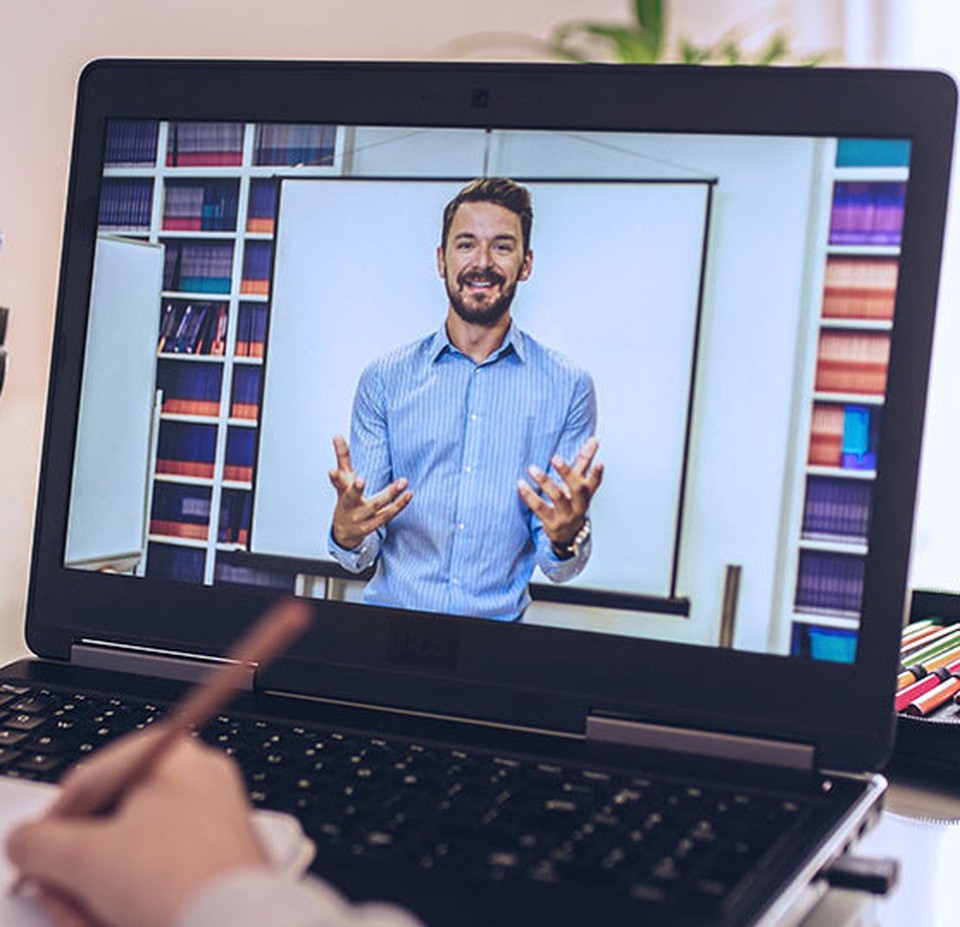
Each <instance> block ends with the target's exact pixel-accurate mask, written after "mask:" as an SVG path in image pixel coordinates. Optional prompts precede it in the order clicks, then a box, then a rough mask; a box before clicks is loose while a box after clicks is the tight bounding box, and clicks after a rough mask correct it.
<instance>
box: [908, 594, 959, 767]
mask: <svg viewBox="0 0 960 927" xmlns="http://www.w3.org/2000/svg"><path fill="white" fill-rule="evenodd" d="M925 619H934V620H936V621H937V622H938V623H939V624H941V625H943V626H944V627H946V626H949V625H952V624H955V623H960V595H958V594H956V593H949V592H940V591H933V590H922V589H917V590H914V592H913V593H912V595H911V599H910V617H909V622H908V624H909V623H914V622H918V621H922V620H925ZM891 765H892V766H894V767H896V768H904V769H910V770H916V771H921V772H928V773H932V774H938V775H939V774H944V775H946V774H950V775H956V774H957V773H960V705H958V704H957V703H956V702H954V700H953V698H952V697H951V698H948V699H947V701H946V702H944V704H943V705H941V706H940V707H938V708H936V709H935V710H934V711H932V712H931V713H930V714H927V715H916V714H908V713H907V712H906V711H905V710H904V711H899V712H898V713H897V734H896V741H895V743H894V750H893V757H892V760H891Z"/></svg>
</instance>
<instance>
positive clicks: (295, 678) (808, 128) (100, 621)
mask: <svg viewBox="0 0 960 927" xmlns="http://www.w3.org/2000/svg"><path fill="white" fill-rule="evenodd" d="M954 113H955V88H954V85H953V82H952V81H951V80H950V79H949V78H947V77H945V76H944V75H942V74H938V73H933V72H894V71H854V70H840V69H826V68H815V69H774V68H769V69H768V68H709V67H704V68H687V67H679V66H676V67H675V66H655V67H639V66H638V67H633V66H601V65H598V66H585V65H584V66H576V67H573V66H568V65H513V64H509V65H508V64H498V65H479V64H437V63H433V64H428V63H391V64H385V63H357V62H352V63H344V62H328V63H313V62H311V63H305V62H267V61H259V62H230V61H146V60H143V61H122V60H116V61H98V62H94V63H92V64H91V65H89V66H88V67H87V68H86V70H85V71H84V73H83V75H82V77H81V80H80V84H79V94H78V103H77V114H76V124H75V134H74V145H73V158H72V168H71V175H70V182H69V192H68V199H67V212H66V220H65V231H64V242H63V255H62V264H61V277H60V287H59V299H58V307H57V322H56V332H55V337H54V346H53V356H52V364H51V373H50V393H49V401H48V410H47V420H46V426H45V436H44V451H43V463H42V467H41V478H40V492H39V498H38V509H37V522H36V533H35V542H34V555H33V566H32V572H31V580H30V590H29V599H28V608H27V641H28V644H29V646H30V647H31V649H32V650H33V651H34V652H35V653H36V654H38V655H39V656H43V657H48V658H54V659H66V658H68V657H69V653H70V647H71V645H72V644H74V643H76V642H78V641H80V640H107V641H115V642H119V643H123V644H129V645H139V646H144V647H151V648H160V649H172V650H176V651H196V652H198V653H208V654H222V653H223V652H224V650H225V649H226V647H227V645H228V644H229V642H230V641H231V640H232V639H233V638H234V637H235V636H236V635H237V634H238V633H239V631H240V630H241V629H242V628H243V627H245V626H246V625H247V624H248V623H249V622H250V621H251V620H253V618H254V617H255V616H256V615H257V614H258V613H259V612H260V611H261V609H262V608H263V606H264V604H265V602H266V601H267V600H268V599H269V598H270V595H269V594H268V593H263V594H259V593H257V592H255V591H250V590H237V589H234V588H224V587H222V586H216V587H194V586H188V585H184V584H178V583H173V582H165V581H158V580H150V579H139V578H137V579H134V578H128V577H118V576H105V575H99V574H95V573H87V572H82V571H76V570H70V569H65V568H64V567H63V565H62V552H63V549H64V539H65V527H66V526H65V521H66V512H67V510H68V506H67V502H68V493H69V486H70V477H71V472H72V459H73V453H74V441H75V422H76V416H77V411H78V401H79V388H78V387H79V381H80V376H81V369H82V346H83V345H84V340H85V338H84V336H85V331H86V320H87V311H88V301H89V293H90V282H91V267H92V258H93V249H94V244H95V240H96V226H97V205H98V194H99V187H100V181H101V172H102V156H103V145H104V136H105V131H104V130H105V125H106V120H108V119H120V118H137V119H153V118H155V119H179V120H190V119H197V120H204V119H216V120H218V121H244V122H257V121H278V122H314V123H324V122H326V123H333V124H353V125H394V126H396V125H416V126H437V127H453V126H462V127H470V128H535V129H581V130H598V131H599V130H605V131H641V132H642V131H651V132H670V131H677V132H684V133H720V134H731V133H734V134H735V133H746V134H770V135H793V136H803V135H809V136H849V137H863V138H901V139H909V140H910V141H911V146H912V147H911V163H910V181H909V187H908V197H907V209H906V216H905V223H904V231H903V245H902V250H901V263H900V277H899V284H898V294H897V304H896V315H895V327H894V332H895V334H894V338H893V344H892V350H891V356H890V366H889V379H888V388H887V400H886V403H885V407H884V419H883V425H882V427H883V432H884V435H885V436H886V438H887V440H885V441H881V447H880V455H879V459H878V465H877V479H876V483H875V504H874V511H873V518H872V522H871V527H870V533H869V538H868V545H869V554H868V556H867V564H866V579H865V585H864V595H863V610H862V617H861V623H860V634H859V643H858V652H857V660H856V663H855V664H853V665H841V664H831V663H822V662H815V661H812V660H805V659H802V658H789V657H783V656H774V655H768V654H760V653H750V652H741V651H734V650H726V651H720V650H718V649H716V648H712V647H702V646H693V645H680V644H670V643H663V642H659V641H648V640H640V639H636V640H635V639H625V638H623V637H618V636H612V635H605V634H589V633H583V632H575V631H567V630H561V629H556V628H546V627H523V626H514V627H509V628H504V627H502V626H499V625H498V624H497V623H493V622H490V623H487V622H483V621H478V620H463V619H460V618H452V617H443V616H436V615H416V614H412V613H399V614H398V613H396V612H392V613H391V612H390V611H389V610H385V609H375V608H369V607H363V608H359V607H357V606H350V605H343V604H337V603H328V602H318V603H317V608H316V622H315V626H314V628H313V629H312V630H311V632H310V633H309V634H308V636H307V637H306V638H305V640H304V641H303V642H302V643H301V644H300V645H299V646H298V649H297V653H296V656H295V657H290V658H287V659H285V660H281V661H279V662H278V663H277V664H276V665H275V667H274V668H272V669H271V670H269V671H268V672H266V673H265V674H263V677H262V679H261V680H260V682H261V684H262V685H263V686H264V687H267V688H275V689H282V690H286V691H295V692H302V693H304V694H309V695H316V696H325V697H332V698H338V699H347V700H355V701H364V702H371V703H383V704H389V705H392V706H394V707H399V708H407V709H412V710H419V711H432V712H438V713H445V714H456V715H464V716H469V717H475V718H481V719H482V718H496V719H497V720H498V721H501V722H510V723H515V724H522V725H528V726H536V727H550V728H558V729H563V730H568V731H573V732H577V733H580V732H582V731H583V729H584V724H585V718H586V716H587V715H588V714H591V713H595V712H601V713H610V714H617V715H623V716H628V717H636V718H638V719H641V720H644V721H654V722H662V723H677V724H691V723H693V724H695V725H696V726H698V727H704V728H711V729H717V730H723V731H727V732H737V731H748V732H750V733H751V734H753V735H768V736H772V737H778V738H789V739H795V740H801V741H804V742H807V743H811V744H814V745H815V746H816V747H817V754H818V758H819V760H820V762H822V763H825V764H828V765H831V766H837V767H842V768H856V769H865V768H868V767H876V766H878V765H879V764H880V763H881V762H882V761H883V759H884V758H885V756H886V754H887V753H888V751H889V749H890V746H891V744H892V736H893V714H892V710H891V708H892V698H891V696H892V691H893V685H894V675H895V669H896V660H897V641H898V637H899V633H898V629H899V627H900V624H901V621H902V616H903V609H904V600H905V591H906V578H907V563H908V558H909V549H910V538H911V530H912V520H913V509H914V496H915V489H916V482H917V472H918V465H919V453H920V437H921V428H922V419H923V415H922V410H923V409H924V405H925V397H926V389H927V371H928V365H929V358H930V349H931V341H932V335H933V319H934V308H935V301H936V292H937V279H938V274H939V266H940V254H941V243H942V234H943V224H944V216H945V210H946V193H947V187H948V177H949V165H950V155H951V146H952V137H953V123H954V118H955V116H954ZM907 313H909V323H908V324H905V323H904V319H905V318H906V314H907ZM894 435H895V436H896V437H895V439H893V440H892V439H891V436H894ZM131 615H135V616H136V619H135V620H136V624H137V626H138V628H137V630H136V632H134V631H132V630H131V628H130V624H131ZM199 615H204V616H206V619H205V620H203V621H201V620H198V616H199ZM507 633H508V634H511V635H512V637H510V639H509V647H504V646H503V642H504V636H503V635H504V634H507Z"/></svg>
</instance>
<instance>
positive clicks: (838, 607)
mask: <svg viewBox="0 0 960 927" xmlns="http://www.w3.org/2000/svg"><path fill="white" fill-rule="evenodd" d="M863 572H864V560H863V558H861V557H856V556H849V555H846V554H834V553H826V552H823V551H814V550H801V551H800V564H799V571H798V575H797V591H796V598H795V600H794V601H795V604H796V607H797V608H798V609H799V610H801V611H802V610H804V609H812V610H814V611H818V612H832V613H840V614H851V613H855V614H859V613H860V606H861V602H862V599H863Z"/></svg>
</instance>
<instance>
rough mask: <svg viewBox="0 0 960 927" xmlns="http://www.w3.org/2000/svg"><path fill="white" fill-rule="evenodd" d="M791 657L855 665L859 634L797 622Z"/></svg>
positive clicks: (791, 646) (852, 631) (791, 644)
mask: <svg viewBox="0 0 960 927" xmlns="http://www.w3.org/2000/svg"><path fill="white" fill-rule="evenodd" d="M790 655H791V656H794V657H807V658H809V659H812V660H829V661H830V662H832V663H853V661H854V660H855V659H856V657H857V632H856V631H854V630H848V629H846V628H830V627H822V626H820V625H815V624H806V623H802V622H796V623H795V624H794V626H793V634H792V640H791V643H790Z"/></svg>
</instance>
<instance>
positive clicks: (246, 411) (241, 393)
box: [230, 367, 261, 420]
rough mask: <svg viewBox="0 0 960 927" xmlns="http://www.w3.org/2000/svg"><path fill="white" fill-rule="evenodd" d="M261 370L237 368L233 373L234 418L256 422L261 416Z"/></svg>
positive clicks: (232, 410)
mask: <svg viewBox="0 0 960 927" xmlns="http://www.w3.org/2000/svg"><path fill="white" fill-rule="evenodd" d="M260 382H261V376H260V368H259V367H237V368H236V369H235V370H234V371H233V396H232V400H231V404H230V415H231V417H232V418H242V419H251V420H255V419H256V418H257V417H258V416H259V415H260Z"/></svg>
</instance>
